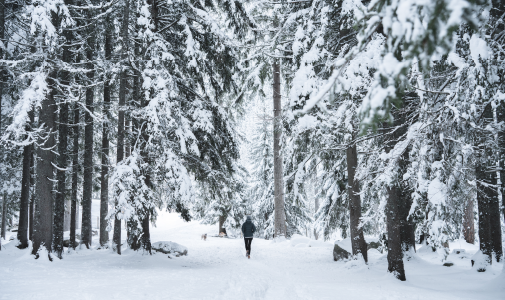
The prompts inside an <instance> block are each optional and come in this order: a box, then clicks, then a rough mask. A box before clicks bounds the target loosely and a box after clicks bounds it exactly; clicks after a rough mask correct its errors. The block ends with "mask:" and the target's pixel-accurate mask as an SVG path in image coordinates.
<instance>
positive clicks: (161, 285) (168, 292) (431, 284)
mask: <svg viewBox="0 0 505 300" xmlns="http://www.w3.org/2000/svg"><path fill="white" fill-rule="evenodd" d="M204 233H207V234H208V237H207V241H203V240H202V239H201V235H202V234H204ZM216 233H217V225H216V226H207V225H201V224H199V222H197V221H193V222H189V223H186V222H184V221H182V220H181V219H180V218H179V216H178V215H177V214H175V213H167V212H160V213H159V220H158V222H157V225H156V227H154V226H153V227H151V234H152V241H173V242H175V243H178V244H181V245H184V246H185V247H187V248H188V256H182V257H178V258H176V257H174V258H172V259H169V258H167V255H165V254H161V253H157V254H154V255H152V256H145V255H141V254H140V253H135V252H133V251H129V250H127V249H126V248H123V254H122V255H121V256H119V255H117V254H114V253H112V252H111V251H110V250H97V249H96V245H97V240H96V238H97V237H96V236H95V237H94V238H95V240H94V241H93V243H94V244H93V249H92V250H84V249H82V250H78V251H76V252H74V253H71V254H65V256H64V259H63V260H58V259H55V260H54V261H53V262H49V261H48V260H47V259H44V258H42V259H39V260H35V259H34V258H33V256H31V255H30V250H29V249H27V250H18V249H17V248H15V247H14V243H13V242H10V243H7V244H6V245H5V248H2V251H0V274H2V276H0V289H1V291H0V299H9V300H15V299H38V300H43V299H54V297H55V296H57V297H58V298H60V299H108V300H109V299H122V300H124V299H220V300H221V299H290V300H291V299H357V300H358V299H377V300H379V299H402V300H403V299H447V300H451V299H489V300H492V299H503V296H504V295H505V286H504V285H503V275H500V274H501V271H502V268H503V264H493V265H492V266H491V267H490V268H489V269H488V271H486V272H484V273H478V272H476V271H475V269H472V268H471V264H470V258H469V257H471V256H473V255H474V254H475V252H476V251H477V250H478V246H477V245H470V244H466V243H465V242H461V241H456V242H453V243H450V247H451V249H465V255H463V256H462V255H457V254H452V253H451V254H450V255H449V258H448V259H450V261H451V262H453V263H454V266H452V267H444V266H442V263H441V262H440V259H439V258H438V254H437V253H436V252H431V251H418V254H414V255H413V257H412V259H410V261H405V269H406V275H407V281H406V282H401V281H398V280H397V279H395V278H394V277H393V276H392V275H391V274H389V273H387V271H386V270H387V259H386V255H385V254H381V253H380V252H378V251H377V250H375V249H371V250H370V251H368V257H369V264H368V265H365V264H364V263H361V262H359V261H358V262H356V261H349V262H334V261H333V256H332V249H333V243H332V242H323V241H315V240H312V239H309V238H307V237H303V236H299V235H297V236H294V237H293V238H292V239H291V240H286V241H282V242H273V241H267V240H262V239H259V238H255V239H254V240H253V242H252V255H251V259H250V260H248V259H247V258H245V249H244V244H243V240H242V239H227V238H217V237H210V236H211V235H214V234H216ZM8 235H14V233H10V232H9V233H8ZM124 237H126V233H125V232H124V231H123V238H124ZM7 238H8V237H7ZM4 242H5V241H4ZM4 242H3V243H4ZM339 245H343V246H344V247H348V246H349V247H350V241H349V240H348V239H346V240H344V241H339ZM418 247H419V245H418Z"/></svg>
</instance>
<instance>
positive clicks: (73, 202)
mask: <svg viewBox="0 0 505 300" xmlns="http://www.w3.org/2000/svg"><path fill="white" fill-rule="evenodd" d="M73 110H74V122H73V133H72V134H73V145H72V148H73V149H72V195H71V197H70V243H69V244H70V247H72V248H73V249H75V244H76V243H75V230H76V227H77V220H76V218H77V215H78V213H77V205H78V203H77V189H78V187H79V182H78V177H79V106H78V104H77V103H75V104H74V107H73Z"/></svg>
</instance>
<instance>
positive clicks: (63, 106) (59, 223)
mask: <svg viewBox="0 0 505 300" xmlns="http://www.w3.org/2000/svg"><path fill="white" fill-rule="evenodd" d="M65 3H66V4H67V5H68V4H71V3H72V2H71V1H68V0H67V1H65ZM63 34H64V36H65V44H64V46H63V55H62V60H63V62H64V63H67V64H70V63H71V62H72V54H71V52H70V45H71V44H72V33H71V31H70V30H64V31H63ZM61 84H62V86H63V87H65V86H69V84H70V72H68V71H66V70H64V71H63V72H61ZM64 97H65V95H60V115H59V125H58V158H57V162H58V168H57V169H56V179H57V180H58V187H57V188H58V191H57V193H56V197H55V201H54V227H53V250H54V252H55V254H56V256H57V257H58V258H60V259H61V258H62V253H63V230H64V228H63V227H64V221H65V198H66V187H67V186H66V179H67V178H66V177H67V165H68V155H67V145H68V125H67V123H68V103H67V102H66V101H65V99H64Z"/></svg>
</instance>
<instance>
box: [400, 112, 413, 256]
mask: <svg viewBox="0 0 505 300" xmlns="http://www.w3.org/2000/svg"><path fill="white" fill-rule="evenodd" d="M400 121H402V122H403V121H404V120H400ZM408 162H409V151H408V148H407V149H406V150H405V151H404V152H403V154H402V155H401V157H400V159H399V161H398V164H399V167H400V168H399V169H400V172H401V175H400V176H403V174H405V173H407V169H408ZM399 187H400V199H401V200H400V202H399V203H398V205H399V207H398V210H399V213H400V215H399V217H400V235H401V240H402V251H403V252H404V253H405V252H409V251H411V250H414V252H415V251H416V225H415V223H414V221H413V219H412V217H409V212H410V208H411V207H412V203H413V202H414V201H413V199H412V191H411V190H410V189H409V188H408V184H407V183H405V182H404V181H403V178H401V180H400V182H399Z"/></svg>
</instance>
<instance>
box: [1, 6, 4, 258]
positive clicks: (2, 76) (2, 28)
mask: <svg viewBox="0 0 505 300" xmlns="http://www.w3.org/2000/svg"><path fill="white" fill-rule="evenodd" d="M4 39H5V0H0V41H2V42H3V41H4ZM3 56H4V53H3V48H0V58H2V59H3V58H4V57H3ZM3 87H4V70H3V67H2V68H1V69H0V132H1V133H3V132H2V99H3ZM2 186H3V182H1V181H0V187H2ZM2 202H5V199H4V200H2ZM2 206H3V205H2ZM2 210H3V208H2ZM3 219H4V213H2V229H3V228H4V226H3ZM0 250H2V239H1V238H0Z"/></svg>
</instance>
